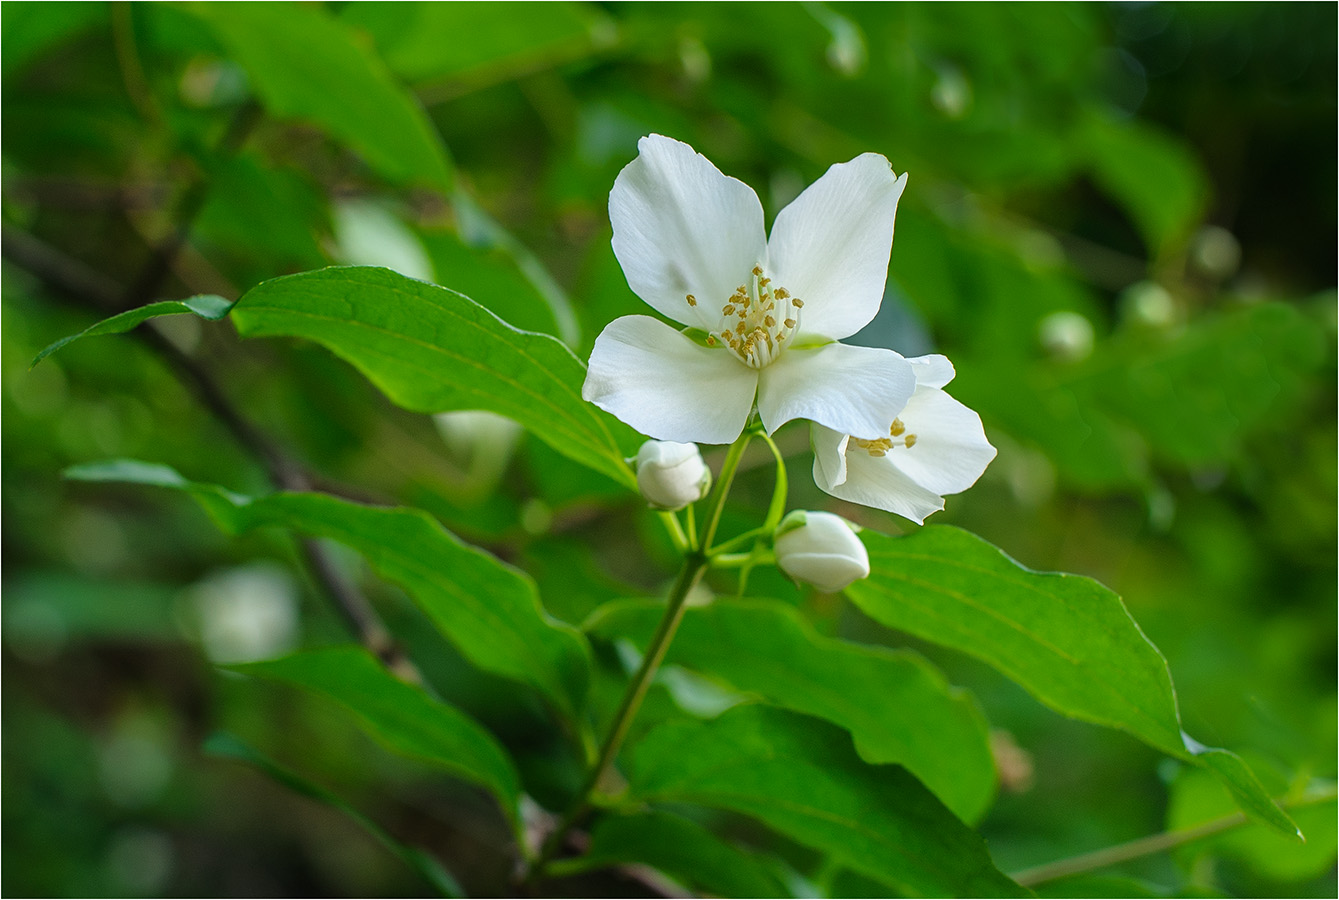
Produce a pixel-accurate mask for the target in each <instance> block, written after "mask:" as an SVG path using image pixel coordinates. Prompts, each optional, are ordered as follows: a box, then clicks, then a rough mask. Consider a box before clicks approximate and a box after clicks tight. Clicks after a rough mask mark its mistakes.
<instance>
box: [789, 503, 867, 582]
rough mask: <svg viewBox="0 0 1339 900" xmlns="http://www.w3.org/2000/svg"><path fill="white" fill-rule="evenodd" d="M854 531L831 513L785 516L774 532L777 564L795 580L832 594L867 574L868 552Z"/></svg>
mask: <svg viewBox="0 0 1339 900" xmlns="http://www.w3.org/2000/svg"><path fill="white" fill-rule="evenodd" d="M854 528H855V526H853V525H852V524H851V523H850V522H848V521H846V520H845V519H843V518H842V517H841V516H837V515H833V514H832V513H826V512H805V511H802V510H795V511H793V512H791V513H788V514H787V515H786V517H785V518H784V519H782V520H781V524H780V525H778V526H777V529H776V535H777V537H776V564H777V565H778V566H780V568H781V571H783V572H785V573H786V574H787V575H789V576H790V577H791V578H794V579H795V580H796V581H803V582H807V583H808V584H812V585H813V586H814V587H816V588H818V589H819V590H820V591H824V592H825V593H829V594H835V593H836V592H837V591H840V590H842V589H843V588H845V587H846V586H847V585H849V584H851V583H852V582H854V581H859V580H860V579H861V578H865V577H866V576H868V575H869V551H867V550H866V549H865V545H864V544H862V543H861V542H860V538H858V537H856V536H855V531H854Z"/></svg>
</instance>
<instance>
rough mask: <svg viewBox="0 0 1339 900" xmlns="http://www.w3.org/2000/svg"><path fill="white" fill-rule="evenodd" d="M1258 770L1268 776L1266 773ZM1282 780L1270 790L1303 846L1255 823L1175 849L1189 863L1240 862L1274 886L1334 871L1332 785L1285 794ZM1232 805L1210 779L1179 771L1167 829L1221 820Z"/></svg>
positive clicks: (1198, 773)
mask: <svg viewBox="0 0 1339 900" xmlns="http://www.w3.org/2000/svg"><path fill="white" fill-rule="evenodd" d="M1261 771H1262V772H1264V773H1266V775H1268V774H1269V770H1268V769H1267V768H1264V767H1262V768H1261ZM1282 781H1283V779H1281V778H1279V779H1277V781H1273V780H1271V781H1270V782H1269V786H1270V787H1271V788H1274V789H1275V790H1276V791H1277V792H1278V793H1279V794H1281V795H1283V801H1284V803H1286V804H1287V806H1288V814H1289V815H1291V816H1292V817H1293V818H1294V819H1296V820H1297V821H1298V823H1299V824H1301V826H1302V828H1303V829H1304V830H1305V832H1306V835H1307V839H1306V842H1305V843H1302V842H1299V841H1295V840H1291V839H1289V838H1287V837H1284V836H1283V835H1280V834H1278V833H1277V832H1275V831H1273V830H1271V829H1268V828H1265V827H1263V826H1260V825H1256V824H1254V823H1251V824H1248V825H1243V826H1241V827H1238V828H1233V829H1231V830H1229V831H1225V832H1223V833H1221V834H1216V835H1213V836H1211V837H1207V838H1204V839H1202V840H1199V841H1196V842H1194V843H1193V844H1191V845H1189V846H1187V847H1185V848H1184V849H1181V850H1178V851H1177V853H1178V855H1180V856H1184V857H1186V858H1187V859H1188V860H1194V859H1195V858H1197V857H1199V856H1202V855H1204V854H1211V855H1215V856H1228V857H1231V858H1233V859H1236V860H1240V861H1241V862H1243V863H1245V864H1246V865H1248V866H1250V868H1251V869H1252V870H1254V871H1255V872H1257V873H1259V874H1260V875H1263V876H1265V877H1266V878H1269V879H1270V880H1272V881H1275V882H1280V883H1286V882H1297V881H1302V880H1304V879H1308V878H1316V877H1318V876H1320V875H1322V874H1324V873H1325V872H1326V871H1327V870H1329V869H1331V868H1333V866H1334V859H1335V840H1336V836H1337V835H1336V826H1335V786H1334V783H1333V782H1330V783H1328V784H1323V783H1316V784H1312V785H1307V784H1305V779H1300V781H1301V782H1303V783H1300V784H1298V785H1295V786H1294V787H1293V789H1291V790H1288V786H1287V785H1285V784H1283V783H1282ZM1232 812H1233V808H1232V801H1231V799H1230V798H1229V797H1228V796H1227V795H1226V794H1224V793H1223V789H1222V787H1221V786H1220V785H1219V784H1218V783H1217V782H1216V781H1215V780H1214V778H1213V777H1212V776H1211V775H1210V774H1209V773H1208V772H1205V771H1202V770H1199V769H1190V768H1186V769H1183V770H1182V771H1181V772H1179V773H1178V774H1177V777H1176V780H1175V781H1174V782H1173V783H1172V790H1171V799H1170V802H1169V803H1168V808H1167V829H1168V830H1169V831H1180V830H1185V829H1193V828H1195V827H1197V826H1200V825H1204V824H1205V823H1207V822H1212V821H1215V820H1217V819H1220V818H1222V817H1224V816H1230V815H1232Z"/></svg>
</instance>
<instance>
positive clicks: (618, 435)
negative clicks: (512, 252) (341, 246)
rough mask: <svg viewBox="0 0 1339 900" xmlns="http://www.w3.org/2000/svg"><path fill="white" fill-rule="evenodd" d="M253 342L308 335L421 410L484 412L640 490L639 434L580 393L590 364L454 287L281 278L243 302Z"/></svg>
mask: <svg viewBox="0 0 1339 900" xmlns="http://www.w3.org/2000/svg"><path fill="white" fill-rule="evenodd" d="M232 320H233V322H234V323H235V324H236V325H237V330H238V331H239V332H240V333H241V334H242V336H244V337H262V336H264V337H274V336H278V335H283V336H286V337H301V338H306V339H308V340H312V341H316V342H318V343H320V344H322V345H323V346H325V347H328V348H329V349H330V350H331V351H332V352H334V353H335V354H337V355H338V356H340V357H342V358H343V359H345V360H348V361H349V362H350V363H352V364H353V365H354V366H356V367H358V369H359V370H360V371H361V372H362V373H363V374H364V375H366V376H367V377H368V378H369V379H371V380H372V382H373V383H374V384H376V386H377V387H379V388H380V389H381V390H382V391H384V392H385V393H386V394H387V396H389V397H390V398H391V399H392V400H394V401H395V402H396V403H398V404H399V405H401V406H403V407H405V408H406V409H411V410H414V411H416V412H442V411H444V410H449V409H483V410H488V411H490V412H495V413H499V414H501V415H504V416H507V417H508V418H511V419H514V420H516V421H517V422H520V423H521V424H522V425H523V426H525V427H526V428H528V429H530V430H531V431H532V432H534V434H535V435H536V436H537V437H538V438H539V439H540V440H542V441H544V442H545V443H547V444H549V445H550V446H551V447H553V448H554V449H555V450H557V451H558V452H559V453H562V454H564V455H566V456H569V457H571V458H572V459H575V460H577V461H578V462H580V463H584V464H585V465H588V466H590V467H591V468H593V469H595V470H596V471H599V472H603V473H604V474H606V475H608V476H609V477H611V478H613V479H614V480H615V481H620V482H622V483H624V484H627V485H631V484H632V483H633V480H632V472H631V470H630V469H629V468H628V465H627V463H625V462H624V461H623V460H624V457H625V456H626V455H627V453H626V452H625V450H624V449H620V448H626V446H627V445H628V444H629V443H630V442H629V435H630V433H631V431H630V429H628V428H627V427H626V426H624V425H621V424H620V423H616V422H614V421H613V420H612V419H610V418H609V417H608V416H606V415H605V414H604V413H602V412H601V411H600V410H598V409H596V408H594V407H593V406H591V405H590V404H588V403H585V402H584V401H583V400H582V399H581V382H582V381H583V380H584V378H585V368H584V366H582V364H581V362H580V361H579V360H578V359H577V358H576V357H575V356H573V355H572V352H571V351H570V350H568V349H567V348H566V347H564V346H563V345H562V343H561V342H560V341H558V340H557V339H556V338H552V337H549V336H548V335H542V334H533V333H529V332H524V331H518V330H517V329H515V328H513V327H511V326H510V325H508V324H507V323H506V322H503V321H502V320H501V319H499V318H498V317H497V316H495V315H493V314H492V313H490V312H489V311H488V310H487V309H485V308H484V307H482V306H480V305H479V304H477V303H475V302H474V301H472V300H470V299H469V298H468V297H465V296H464V295H462V294H458V293H456V292H454V291H450V290H447V289H445V288H439V287H437V286H436V285H431V284H425V283H424V282H421V281H415V280H413V279H412V278H405V277H404V276H403V275H399V274H397V273H395V272H391V271H389V270H386V269H370V268H361V267H358V268H341V269H326V270H323V271H320V272H307V273H304V274H301V275H290V276H288V277H285V278H276V279H275V280H273V281H267V282H265V283H263V284H260V285H257V286H256V287H254V288H252V289H251V290H250V291H247V292H246V294H244V295H243V296H242V299H240V300H238V301H237V305H236V306H235V307H234V309H233V315H232Z"/></svg>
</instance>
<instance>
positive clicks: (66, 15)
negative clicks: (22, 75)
mask: <svg viewBox="0 0 1339 900" xmlns="http://www.w3.org/2000/svg"><path fill="white" fill-rule="evenodd" d="M108 10H109V6H108V5H107V4H103V3H13V4H10V6H9V8H8V9H6V10H5V14H4V19H5V27H4V29H3V30H2V31H0V60H3V62H0V68H2V70H3V73H4V75H5V77H6V78H10V77H12V76H14V75H15V74H16V73H17V72H19V71H20V70H21V69H23V67H24V66H26V65H27V64H28V63H30V62H32V61H33V60H34V59H37V58H39V57H40V56H41V55H42V54H43V53H44V52H45V51H47V50H49V49H51V48H52V47H55V46H57V45H59V44H61V43H63V42H64V41H66V40H68V39H69V38H71V37H72V36H74V35H76V34H78V33H79V32H81V31H84V30H85V29H87V28H89V27H90V26H92V25H94V24H97V23H101V24H102V25H103V26H104V27H106V21H107V18H108V16H107V13H108Z"/></svg>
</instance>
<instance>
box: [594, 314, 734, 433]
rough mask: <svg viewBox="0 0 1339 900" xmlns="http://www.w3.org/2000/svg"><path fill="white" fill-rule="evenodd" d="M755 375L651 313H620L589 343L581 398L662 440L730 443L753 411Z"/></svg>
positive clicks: (728, 355) (725, 355) (729, 356)
mask: <svg viewBox="0 0 1339 900" xmlns="http://www.w3.org/2000/svg"><path fill="white" fill-rule="evenodd" d="M757 386H758V379H757V373H756V372H755V371H754V370H753V369H750V368H748V367H747V366H745V365H744V364H743V363H741V362H739V361H738V360H737V359H735V358H734V356H732V355H731V354H730V352H729V351H728V350H725V349H712V348H710V347H703V346H701V345H699V344H695V343H693V342H692V341H691V340H690V339H688V338H687V337H685V336H684V335H682V334H680V333H679V332H677V331H675V330H674V329H673V328H671V327H670V326H668V325H666V324H665V323H664V322H661V321H659V320H658V319H653V318H651V317H650V316H624V317H622V318H620V319H615V320H614V321H612V322H610V323H609V324H608V325H607V326H605V329H604V331H602V332H600V336H599V337H598V338H596V339H595V347H594V349H593V350H591V354H590V370H589V371H588V372H587V373H586V383H585V384H584V385H583V386H582V388H581V396H582V397H583V398H584V399H586V400H589V401H590V402H591V403H594V404H595V405H596V406H598V407H600V408H601V409H603V410H606V411H607V412H610V413H613V414H614V415H615V416H617V417H618V418H620V419H622V420H623V421H624V422H627V423H628V424H629V425H631V426H632V427H633V428H635V429H637V430H638V431H640V432H641V433H642V434H645V435H648V436H650V437H653V438H656V439H658V440H662V441H679V442H681V443H685V444H689V443H697V444H728V443H730V442H731V441H733V440H734V439H735V438H737V437H739V433H740V432H741V431H743V430H744V424H745V423H746V422H747V421H748V418H749V413H750V412H752V410H753V395H754V392H755V391H756V390H757Z"/></svg>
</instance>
